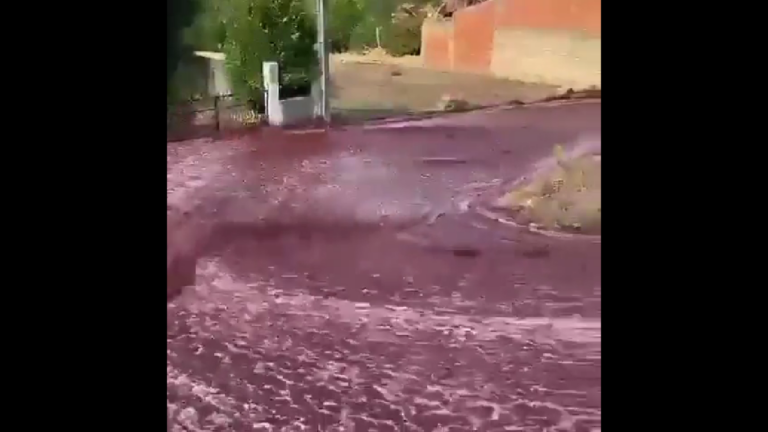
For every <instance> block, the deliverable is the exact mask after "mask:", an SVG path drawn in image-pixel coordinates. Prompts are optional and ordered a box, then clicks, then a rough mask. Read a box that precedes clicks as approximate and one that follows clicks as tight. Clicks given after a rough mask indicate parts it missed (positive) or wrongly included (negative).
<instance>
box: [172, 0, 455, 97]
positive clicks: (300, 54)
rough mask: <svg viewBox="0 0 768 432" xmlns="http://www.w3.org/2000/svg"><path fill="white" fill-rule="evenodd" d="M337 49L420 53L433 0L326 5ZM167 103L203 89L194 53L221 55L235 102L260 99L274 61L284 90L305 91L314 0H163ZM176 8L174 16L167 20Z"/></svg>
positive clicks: (313, 64) (352, 0) (331, 1)
mask: <svg viewBox="0 0 768 432" xmlns="http://www.w3.org/2000/svg"><path fill="white" fill-rule="evenodd" d="M327 1H328V33H327V34H328V38H329V39H330V48H331V50H332V51H335V52H343V51H350V50H363V49H365V48H373V47H377V46H380V47H382V48H384V49H385V50H387V51H388V52H389V53H390V54H392V55H409V54H418V52H419V47H420V43H421V23H422V21H423V18H424V16H425V15H426V7H428V6H429V5H435V4H438V3H440V2H439V1H438V0H413V1H411V2H408V3H405V2H403V1H402V0H327ZM168 2H169V3H168V7H169V11H168V16H169V34H168V52H169V55H168V62H169V66H168V71H169V75H168V83H169V86H168V101H169V103H171V102H179V101H183V100H189V99H190V98H192V97H197V96H199V95H200V94H203V93H204V92H205V89H204V88H202V87H204V84H203V82H202V81H201V78H200V77H201V76H202V77H204V76H206V75H205V74H204V73H201V72H200V71H199V68H200V65H199V62H197V61H196V60H195V59H193V58H192V56H191V51H192V48H193V47H194V49H195V50H205V51H221V52H224V53H225V54H226V56H227V59H226V67H227V72H228V74H229V77H230V79H231V81H232V86H233V90H234V92H235V97H236V98H238V99H240V101H241V102H244V103H247V102H250V103H251V104H254V103H258V102H260V100H261V98H262V97H263V96H262V95H263V91H262V63H263V62H264V61H277V62H278V64H279V65H280V70H281V81H282V82H281V86H282V88H283V89H284V93H286V94H289V93H296V92H299V91H306V90H308V89H309V87H310V85H311V84H310V83H311V82H312V80H313V79H314V78H315V77H316V76H317V73H318V71H317V54H316V52H315V50H314V44H315V41H316V38H317V27H316V17H315V0H168ZM172 7H176V8H177V9H178V10H179V16H178V17H177V18H173V19H172V18H171V16H172V15H174V14H175V12H172V11H171V9H172Z"/></svg>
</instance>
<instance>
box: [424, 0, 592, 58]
mask: <svg viewBox="0 0 768 432" xmlns="http://www.w3.org/2000/svg"><path fill="white" fill-rule="evenodd" d="M601 2H602V0H488V1H486V2H484V3H481V4H479V5H475V6H471V7H469V8H466V9H463V10H461V11H458V12H456V13H455V14H454V17H453V20H451V21H446V22H439V23H438V22H431V23H425V24H424V26H423V28H422V48H421V52H422V56H423V58H424V63H425V65H427V66H429V67H434V68H439V69H449V70H456V71H466V72H478V73H490V66H491V58H492V55H493V53H492V48H493V38H494V33H495V31H496V29H500V28H524V29H539V30H565V31H574V32H580V33H585V34H588V35H591V36H598V37H599V36H600V31H601V18H602V10H601Z"/></svg>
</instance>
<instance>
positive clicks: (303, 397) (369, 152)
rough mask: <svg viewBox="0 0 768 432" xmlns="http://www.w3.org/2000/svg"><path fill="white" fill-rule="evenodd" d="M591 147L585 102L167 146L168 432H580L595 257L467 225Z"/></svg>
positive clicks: (590, 359) (592, 346)
mask: <svg viewBox="0 0 768 432" xmlns="http://www.w3.org/2000/svg"><path fill="white" fill-rule="evenodd" d="M599 132H600V104H599V103H594V102H593V103H579V104H564V105H556V106H533V107H524V108H516V109H510V110H505V109H499V110H496V111H493V112H475V113H468V114H461V115H455V116H451V117H447V118H437V119H429V120H426V121H424V122H416V123H407V122H404V123H390V124H386V125H385V127H359V126H358V127H351V128H346V129H340V130H333V131H330V132H326V133H314V132H309V133H284V132H277V131H269V130H267V131H265V132H263V133H260V134H258V135H255V136H251V137H246V138H241V139H239V140H237V141H231V142H228V141H217V142H212V141H205V140H197V141H191V142H186V143H181V144H177V145H169V149H168V203H169V249H170V248H171V243H172V242H179V241H181V242H182V243H183V242H186V243H185V244H187V245H192V246H188V249H189V250H194V255H195V257H196V258H197V262H196V272H197V277H196V280H195V285H194V286H193V287H191V288H188V289H187V290H186V291H185V292H184V293H183V294H182V295H180V296H178V297H176V298H175V299H173V301H171V302H170V303H169V304H168V320H167V324H168V326H167V378H168V386H167V389H168V397H167V403H168V430H174V431H176V430H178V431H183V430H195V431H304V430H306V431H452V432H458V431H544V430H549V431H590V430H592V431H595V430H596V431H599V430H600V428H601V417H602V415H601V382H600V378H601V370H600V368H601V298H602V297H601V291H600V290H601V278H600V272H601V264H600V260H601V245H600V244H599V243H595V242H591V241H580V240H578V239H568V240H565V239H557V238H549V237H543V236H539V235H535V234H531V233H528V232H525V231H520V230H516V229H513V228H511V227H508V226H503V225H500V224H498V223H497V222H494V221H492V220H488V219H486V218H484V217H482V216H481V215H479V214H476V213H475V212H473V210H472V206H473V203H474V202H476V200H477V199H479V198H480V197H482V196H484V195H487V194H492V193H494V192H493V191H494V190H495V189H498V188H499V185H500V184H503V183H504V182H505V181H508V180H510V179H513V178H516V177H519V176H521V175H525V174H526V173H527V172H529V171H530V170H531V169H533V167H534V166H535V164H536V163H539V162H541V161H542V160H543V159H545V158H547V157H548V156H549V155H550V152H551V150H552V146H553V145H554V144H564V145H566V146H571V147H578V146H579V145H582V144H583V143H584V142H585V141H594V140H599ZM183 212H187V216H186V217H187V218H189V219H190V221H188V222H186V223H185V224H182V225H183V226H184V227H185V229H180V228H176V227H177V226H178V224H176V223H175V222H174V223H173V224H172V223H171V222H170V220H171V219H172V216H171V213H173V214H174V215H175V214H177V213H183ZM176 217H177V216H173V218H176ZM174 220H175V219H174ZM169 253H170V252H169ZM171 279H172V276H171V275H170V274H169V282H168V283H169V284H171V282H172V281H171Z"/></svg>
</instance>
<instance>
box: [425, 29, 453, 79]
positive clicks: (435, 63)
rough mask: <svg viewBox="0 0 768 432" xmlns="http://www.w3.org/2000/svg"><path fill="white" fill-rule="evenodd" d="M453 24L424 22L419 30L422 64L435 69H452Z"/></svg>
mask: <svg viewBox="0 0 768 432" xmlns="http://www.w3.org/2000/svg"><path fill="white" fill-rule="evenodd" d="M452 45H453V24H452V23H447V22H438V21H426V22H424V25H423V26H422V29H421V52H422V56H424V62H425V63H426V64H428V65H430V66H431V67H434V68H437V69H451V68H452V67H453V46H452Z"/></svg>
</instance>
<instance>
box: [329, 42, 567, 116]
mask: <svg viewBox="0 0 768 432" xmlns="http://www.w3.org/2000/svg"><path fill="white" fill-rule="evenodd" d="M331 74H332V81H333V84H332V91H331V99H332V100H331V104H332V106H333V109H334V111H335V115H336V116H341V117H342V118H347V119H360V120H366V119H375V118H383V117H392V116H402V115H408V114H418V113H430V112H441V111H446V109H444V108H445V106H448V107H449V108H450V109H449V110H455V109H457V108H459V109H460V110H462V109H466V108H467V107H471V106H489V105H500V104H508V103H515V102H517V103H519V102H531V101H535V100H541V99H544V98H547V97H552V96H553V95H555V94H559V93H561V91H560V89H558V88H557V87H554V86H546V85H539V84H528V83H523V82H519V81H511V80H507V79H500V78H494V77H490V76H484V75H476V74H464V73H456V72H446V71H438V70H431V69H427V68H424V67H418V66H416V65H414V64H413V61H411V62H403V63H401V64H392V63H388V62H378V63H371V62H360V61H352V60H349V59H347V58H345V57H341V58H340V57H334V58H333V59H332V61H331ZM446 101H452V102H451V103H446ZM456 101H460V102H458V103H456ZM458 105H460V107H458Z"/></svg>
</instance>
